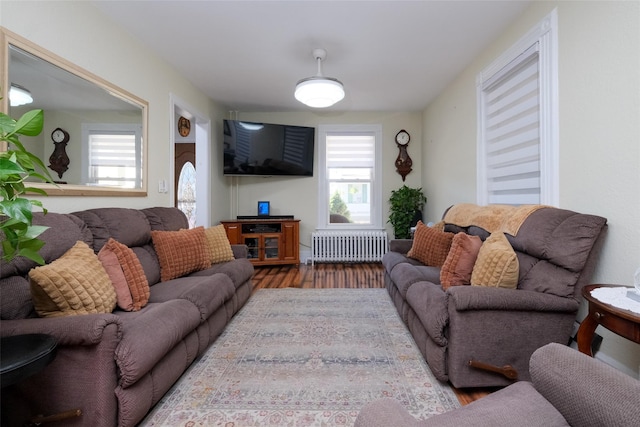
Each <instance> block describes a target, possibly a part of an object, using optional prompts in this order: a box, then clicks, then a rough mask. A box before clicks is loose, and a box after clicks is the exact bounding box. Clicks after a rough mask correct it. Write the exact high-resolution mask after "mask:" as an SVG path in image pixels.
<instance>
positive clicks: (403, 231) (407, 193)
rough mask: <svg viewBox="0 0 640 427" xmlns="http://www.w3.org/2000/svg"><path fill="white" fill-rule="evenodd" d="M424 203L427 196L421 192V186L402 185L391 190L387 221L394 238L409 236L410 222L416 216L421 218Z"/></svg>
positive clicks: (406, 237)
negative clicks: (391, 228)
mask: <svg viewBox="0 0 640 427" xmlns="http://www.w3.org/2000/svg"><path fill="white" fill-rule="evenodd" d="M425 203H427V198H426V196H425V195H424V193H422V188H409V187H407V186H406V185H403V186H402V187H401V188H400V189H398V190H393V191H391V197H390V198H389V204H390V205H391V206H390V208H391V209H390V210H391V213H390V214H389V221H387V222H389V223H391V225H392V226H393V233H394V235H395V238H396V239H408V238H410V237H411V231H410V228H411V225H412V224H411V223H412V221H413V220H414V219H415V218H416V217H419V218H422V208H423V207H424V204H425ZM416 222H417V221H416Z"/></svg>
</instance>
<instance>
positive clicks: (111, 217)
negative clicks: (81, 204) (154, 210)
mask: <svg viewBox="0 0 640 427" xmlns="http://www.w3.org/2000/svg"><path fill="white" fill-rule="evenodd" d="M73 215H75V216H77V217H78V218H80V219H81V220H83V221H84V222H85V223H86V224H87V226H88V227H89V229H90V230H91V232H92V234H93V250H94V251H95V252H96V253H97V252H98V251H99V250H100V249H102V247H103V246H104V245H105V244H106V243H107V241H108V240H109V239H110V238H114V239H116V240H117V241H118V242H120V243H122V244H123V245H126V246H128V247H134V246H142V245H145V244H147V243H149V239H150V234H149V233H150V232H151V227H150V226H149V222H148V221H147V217H146V216H145V215H144V213H142V212H141V211H139V210H137V209H130V208H97V209H88V210H85V211H80V212H74V213H73Z"/></svg>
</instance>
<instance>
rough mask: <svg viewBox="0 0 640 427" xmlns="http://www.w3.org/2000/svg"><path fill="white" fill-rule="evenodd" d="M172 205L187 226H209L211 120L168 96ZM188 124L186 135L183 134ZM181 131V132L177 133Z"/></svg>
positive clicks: (172, 96)
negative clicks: (183, 215)
mask: <svg viewBox="0 0 640 427" xmlns="http://www.w3.org/2000/svg"><path fill="white" fill-rule="evenodd" d="M170 98H171V100H170V102H171V112H172V117H173V120H172V125H171V136H172V138H171V142H172V143H171V147H172V158H173V165H172V168H171V176H172V179H171V182H172V183H173V185H171V187H170V188H171V191H172V192H173V194H172V195H171V200H172V204H173V205H174V206H176V207H178V208H180V209H181V210H182V211H183V212H184V213H185V214H186V215H187V217H188V218H189V226H190V227H196V226H200V225H202V226H204V227H208V226H210V225H211V218H210V199H211V197H210V193H211V191H210V176H209V175H210V169H211V168H210V162H211V160H210V150H209V146H210V139H211V137H210V129H211V121H210V120H209V119H208V118H206V117H205V116H204V115H202V114H201V113H199V112H198V111H197V110H195V109H194V108H193V107H191V106H189V105H188V104H186V103H185V102H184V101H182V100H180V99H179V98H178V97H176V96H174V95H173V94H171V96H170ZM185 120H186V121H188V128H189V132H185V131H184V129H185V124H186V122H185ZM180 130H182V132H180Z"/></svg>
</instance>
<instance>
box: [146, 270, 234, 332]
mask: <svg viewBox="0 0 640 427" xmlns="http://www.w3.org/2000/svg"><path fill="white" fill-rule="evenodd" d="M234 294H235V287H234V285H233V283H232V282H231V279H230V278H229V277H228V276H226V275H224V274H213V275H209V276H200V277H180V278H177V279H172V280H168V281H165V282H160V283H158V284H157V285H155V286H153V287H152V288H151V296H150V297H149V302H150V303H156V302H166V301H171V300H176V299H184V300H187V301H190V302H191V303H192V304H193V305H194V306H196V307H197V308H198V310H199V311H200V319H201V321H205V320H206V319H208V318H209V316H211V315H212V314H213V313H214V312H215V311H216V310H217V309H219V308H220V307H222V306H223V305H224V303H225V302H227V301H229V300H230V299H231V298H233V295H234Z"/></svg>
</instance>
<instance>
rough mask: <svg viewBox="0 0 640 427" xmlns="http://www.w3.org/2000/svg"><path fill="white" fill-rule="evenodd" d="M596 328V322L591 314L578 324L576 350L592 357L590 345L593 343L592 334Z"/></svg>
mask: <svg viewBox="0 0 640 427" xmlns="http://www.w3.org/2000/svg"><path fill="white" fill-rule="evenodd" d="M597 327H598V321H597V320H596V318H595V316H593V315H592V314H591V313H589V315H588V316H587V317H585V319H584V320H583V321H582V323H581V324H580V328H579V329H578V350H580V352H581V353H584V354H586V355H588V356H593V353H592V352H591V343H592V341H593V334H594V332H595V331H596V328H597Z"/></svg>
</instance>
